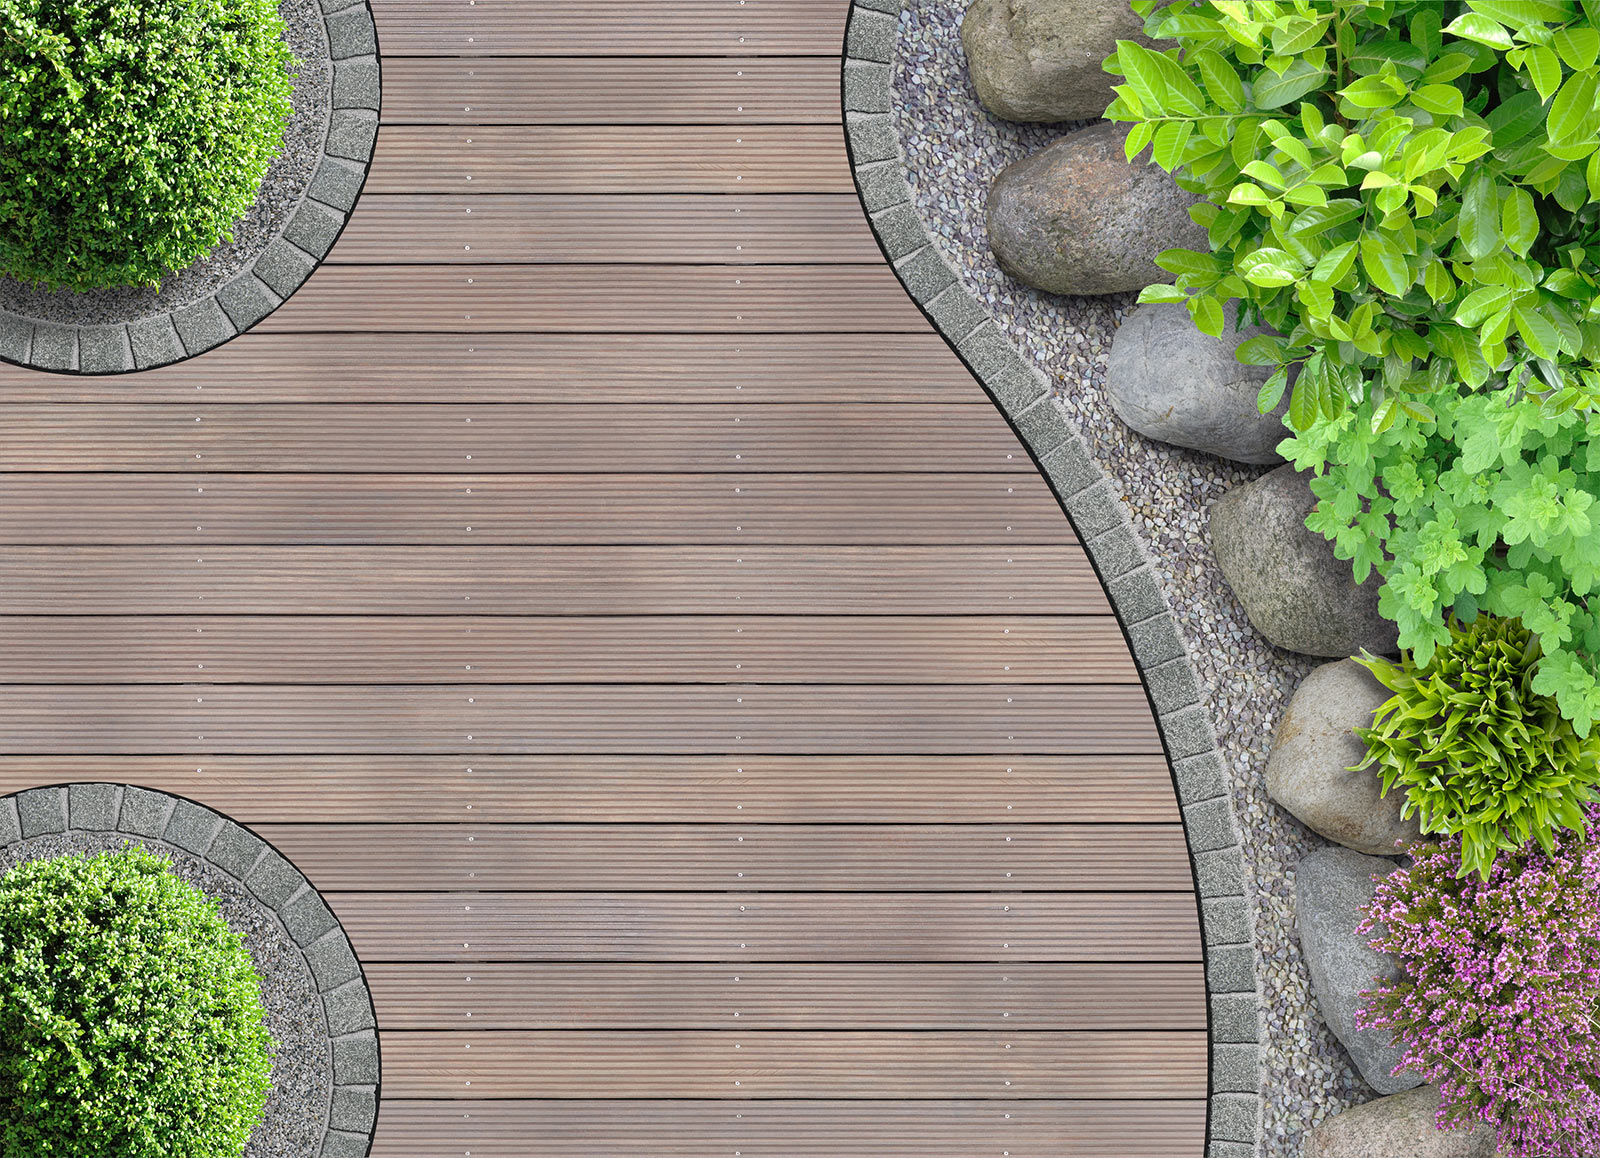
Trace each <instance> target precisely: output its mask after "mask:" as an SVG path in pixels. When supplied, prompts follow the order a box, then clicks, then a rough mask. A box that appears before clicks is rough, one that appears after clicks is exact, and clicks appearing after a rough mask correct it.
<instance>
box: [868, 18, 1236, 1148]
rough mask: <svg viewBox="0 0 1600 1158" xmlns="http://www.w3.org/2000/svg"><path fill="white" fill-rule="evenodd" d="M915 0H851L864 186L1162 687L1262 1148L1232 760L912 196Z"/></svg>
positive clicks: (1220, 1114)
mask: <svg viewBox="0 0 1600 1158" xmlns="http://www.w3.org/2000/svg"><path fill="white" fill-rule="evenodd" d="M902 3H903V0H852V3H851V6H850V18H849V25H848V28H847V30H846V33H845V43H844V54H843V55H844V63H843V75H842V77H841V91H842V101H843V105H842V107H843V110H844V118H845V141H846V148H847V150H848V152H849V157H850V171H851V175H852V177H853V178H854V180H855V185H856V193H857V196H858V197H859V198H860V200H861V204H862V208H863V210H864V211H865V213H866V216H867V219H868V221H869V223H870V225H871V228H872V232H873V236H874V237H876V238H877V241H878V246H879V248H880V249H882V251H883V255H884V257H885V259H886V260H887V261H888V262H889V264H890V266H891V267H892V268H893V270H894V273H895V276H896V277H897V278H898V279H899V280H900V283H901V285H902V286H903V287H904V288H905V291H906V293H907V294H908V295H909V296H910V297H911V299H912V300H913V301H914V302H916V304H917V306H918V308H919V309H921V311H922V313H923V314H924V315H925V316H926V317H927V319H928V321H929V322H930V323H931V324H932V325H933V327H934V329H935V330H937V331H938V332H939V334H940V336H941V337H943V338H944V340H945V342H946V344H948V345H949V346H950V348H951V349H952V350H953V351H954V352H955V354H956V356H957V357H959V358H960V359H961V361H962V363H963V364H964V365H965V366H966V367H967V369H968V370H969V371H970V372H971V374H972V376H973V377H974V378H975V379H976V380H977V381H978V383H979V385H981V386H982V387H983V390H984V393H986V394H987V395H988V396H989V399H990V401H992V402H993V403H994V405H995V407H996V408H997V409H998V410H999V411H1000V413H1001V414H1002V415H1004V416H1005V419H1006V421H1007V422H1008V423H1010V425H1011V428H1012V430H1013V431H1015V433H1016V435H1017V438H1018V439H1019V440H1020V441H1021V443H1022V445H1023V446H1024V448H1025V449H1026V450H1027V451H1028V454H1029V455H1030V457H1032V459H1033V462H1034V465H1035V466H1036V467H1038V469H1039V472H1040V474H1042V475H1043V476H1044V479H1045V481H1046V482H1047V483H1048V484H1049V487H1050V490H1051V493H1052V494H1054V495H1055V497H1056V501H1057V502H1058V503H1059V504H1060V505H1061V509H1062V510H1063V512H1065V514H1066V516H1067V519H1068V521H1069V522H1070V523H1071V524H1072V526H1073V529H1074V530H1075V531H1076V532H1077V534H1078V537H1079V539H1080V540H1081V541H1082V543H1083V545H1084V547H1085V548H1086V550H1087V553H1088V555H1089V559H1090V562H1091V563H1092V565H1093V566H1094V569H1095V573H1096V575H1097V576H1098V577H1099V579H1100V584H1101V586H1102V587H1104V588H1105V591H1106V596H1107V598H1108V599H1109V600H1110V602H1111V606H1112V609H1113V611H1114V612H1115V613H1116V617H1117V622H1118V624H1119V625H1120V626H1121V628H1122V632H1123V634H1124V636H1126V637H1127V641H1128V647H1129V650H1130V651H1131V653H1132V654H1133V657H1134V662H1135V664H1136V665H1137V667H1138V669H1139V676H1140V682H1141V683H1142V684H1143V686H1144V689H1145V694H1146V695H1147V696H1148V697H1149V699H1150V707H1151V711H1152V712H1153V714H1154V715H1155V718H1156V724H1157V727H1158V728H1159V730H1160V733H1161V742H1162V746H1163V747H1164V748H1165V750H1166V754H1167V764H1168V767H1169V769H1170V770H1171V772H1172V779H1173V788H1174V791H1175V792H1176V794H1177V798H1178V802H1179V804H1180V805H1181V808H1182V813H1183V827H1184V834H1185V838H1186V839H1187V841H1188V846H1189V862H1190V867H1191V869H1192V871H1193V873H1194V879H1195V889H1196V899H1197V902H1198V905H1199V909H1200V929H1201V942H1202V945H1201V950H1202V953H1203V955H1204V960H1205V977H1206V991H1207V1023H1208V1033H1207V1037H1208V1047H1209V1054H1210V1062H1209V1066H1208V1072H1209V1075H1210V1077H1209V1090H1208V1096H1207V1112H1206V1158H1255V1155H1256V1154H1257V1152H1258V1150H1259V1147H1260V1144H1261V1141H1262V1137H1261V1133H1262V1093H1261V1078H1260V1072H1261V1048H1260V1034H1261V1030H1260V997H1259V987H1258V983H1257V979H1256V968H1255V961H1256V949H1255V945H1254V943H1253V940H1246V941H1243V942H1241V941H1239V940H1238V939H1237V935H1236V930H1240V929H1243V930H1245V931H1246V934H1247V936H1248V937H1251V938H1253V936H1254V932H1253V931H1254V921H1253V917H1252V910H1253V908H1254V906H1253V904H1252V901H1251V896H1250V887H1251V886H1250V882H1249V879H1248V875H1247V873H1246V870H1245V863H1244V856H1243V852H1242V849H1241V847H1240V839H1239V827H1238V821H1237V818H1236V817H1235V815H1234V811H1233V804H1232V800H1231V799H1230V793H1229V779H1230V777H1229V774H1228V771H1227V766H1226V764H1225V763H1224V758H1223V755H1222V753H1221V751H1220V750H1219V747H1218V744H1217V738H1216V734H1215V732H1214V730H1213V728H1212V725H1211V721H1210V720H1209V719H1208V718H1207V715H1206V711H1205V708H1204V706H1203V705H1202V704H1201V702H1200V683H1199V679H1198V677H1197V676H1196V674H1195V670H1194V667H1193V665H1192V664H1191V663H1190V661H1189V657H1188V653H1187V652H1186V651H1185V649H1184V645H1183V640H1182V637H1181V636H1180V635H1179V633H1178V628H1177V624H1176V623H1175V622H1174V620H1173V617H1172V612H1171V610H1170V608H1169V606H1168V604H1167V599H1166V596H1165V595H1164V594H1163V592H1162V590H1161V586H1160V584H1159V583H1158V581H1157V580H1156V577H1155V574H1154V569H1153V568H1152V566H1151V563H1150V557H1149V554H1148V552H1147V551H1146V550H1145V548H1144V546H1143V544H1141V543H1140V542H1139V540H1138V538H1137V537H1136V536H1135V535H1134V532H1133V526H1132V523H1131V522H1130V520H1129V516H1128V511H1127V509H1126V507H1125V506H1124V504H1123V503H1122V501H1121V500H1120V499H1119V498H1118V497H1117V495H1116V492H1115V491H1114V490H1113V489H1112V488H1111V486H1110V484H1109V483H1108V482H1107V480H1106V477H1105V475H1104V473H1103V472H1102V471H1101V470H1100V468H1099V467H1098V466H1096V465H1095V463H1094V460H1093V459H1092V458H1091V456H1090V454H1089V451H1088V448H1087V447H1086V446H1085V445H1084V442H1083V440H1082V439H1081V438H1080V436H1079V435H1078V433H1077V432H1076V431H1075V430H1073V429H1072V428H1071V427H1070V426H1069V425H1068V424H1067V422H1066V419H1065V418H1064V417H1063V415H1062V414H1061V413H1060V412H1059V411H1058V410H1057V408H1056V407H1054V406H1052V405H1050V403H1049V401H1048V395H1049V387H1048V384H1047V383H1046V381H1045V378H1044V375H1043V374H1042V373H1041V372H1040V371H1039V370H1038V369H1037V368H1036V367H1035V366H1034V365H1033V364H1032V363H1031V362H1030V361H1029V359H1028V358H1026V357H1025V356H1024V355H1023V354H1021V353H1019V352H1018V351H1017V349H1016V348H1015V347H1014V346H1012V344H1011V343H1010V342H1009V341H1008V340H1007V339H1006V337H1005V335H1004V334H1003V333H1002V332H1001V330H1000V328H999V327H998V326H997V325H996V324H995V323H994V321H993V319H991V318H990V317H989V315H988V313H987V312H986V311H985V310H984V308H983V307H982V306H981V305H980V304H979V303H978V302H977V301H976V300H974V299H973V298H972V297H971V295H969V294H968V293H967V291H966V290H965V289H964V288H963V287H962V285H961V284H960V281H959V279H958V278H957V276H956V274H955V272H954V271H953V270H951V268H950V267H949V265H948V264H947V263H946V262H945V260H944V258H943V257H942V256H941V254H940V252H939V250H938V248H937V246H936V244H935V242H934V238H933V235H932V232H931V231H930V230H929V229H928V227H927V224H926V223H925V222H924V221H923V220H922V217H921V215H920V214H919V213H918V211H917V209H916V206H915V205H914V203H913V201H912V196H911V189H910V186H909V184H908V183H907V181H906V177H905V163H904V161H903V159H902V156H901V152H900V141H899V136H898V134H897V133H896V132H895V129H894V123H893V120H892V117H891V113H890V101H891V99H892V97H891V90H892V88H893V78H894V71H893V70H894V51H895V42H896V31H897V26H898V18H899V13H900V11H901V7H902Z"/></svg>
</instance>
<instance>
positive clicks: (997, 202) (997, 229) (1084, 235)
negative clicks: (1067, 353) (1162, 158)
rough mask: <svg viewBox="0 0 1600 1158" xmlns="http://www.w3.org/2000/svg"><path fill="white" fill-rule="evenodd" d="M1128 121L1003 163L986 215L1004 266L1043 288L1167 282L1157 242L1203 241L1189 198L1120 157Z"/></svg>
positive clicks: (1165, 178) (1114, 289)
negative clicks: (1160, 261)
mask: <svg viewBox="0 0 1600 1158" xmlns="http://www.w3.org/2000/svg"><path fill="white" fill-rule="evenodd" d="M1128 128H1129V127H1128V126H1126V125H1114V124H1111V123H1109V122H1106V123H1102V124H1098V125H1091V126H1089V127H1088V128H1086V129H1078V130H1076V131H1075V132H1071V133H1068V134H1067V135H1066V136H1064V137H1062V138H1061V139H1060V140H1058V141H1056V142H1054V143H1053V144H1051V145H1048V146H1046V147H1045V148H1043V149H1040V150H1039V151H1038V152H1037V153H1034V154H1033V155H1032V156H1028V157H1024V158H1023V159H1022V160H1020V161H1016V162H1013V163H1012V164H1010V165H1007V166H1006V167H1005V168H1004V169H1002V170H1001V171H1000V173H999V175H998V176H997V177H995V179H994V185H993V187H991V189H990V190H989V201H988V206H987V211H986V213H987V224H988V233H989V248H990V249H991V250H993V251H994V256H995V260H996V261H997V262H998V263H999V265H1000V268H1001V270H1003V271H1004V272H1005V273H1007V274H1009V275H1010V276H1011V277H1014V278H1016V279H1017V280H1018V281H1020V282H1023V283H1025V284H1027V285H1030V286H1033V287H1034V288H1035V289H1041V290H1045V291H1046V292H1048V293H1056V294H1113V293H1122V292H1125V291H1127V290H1136V289H1142V288H1144V287H1145V286H1147V285H1151V284H1153V283H1155V282H1164V281H1166V280H1167V279H1168V278H1169V277H1170V276H1171V275H1169V274H1168V273H1167V272H1166V271H1165V270H1163V269H1161V268H1160V267H1159V266H1157V265H1156V263H1155V259H1156V255H1157V254H1158V253H1160V252H1161V251H1162V250H1164V249H1195V250H1208V249H1209V248H1210V243H1209V241H1208V240H1207V237H1206V231H1205V230H1204V229H1201V228H1200V226H1198V225H1196V224H1195V223H1194V222H1193V221H1192V220H1191V219H1190V217H1189V209H1190V207H1191V206H1193V205H1194V204H1195V203H1196V198H1195V197H1194V196H1193V195H1192V194H1189V193H1186V192H1184V191H1183V190H1182V189H1180V188H1178V186H1177V183H1176V182H1175V181H1173V179H1172V177H1171V176H1170V175H1169V174H1167V173H1165V172H1164V171H1162V170H1161V169H1160V168H1158V167H1157V166H1155V165H1152V164H1149V163H1147V162H1145V161H1141V160H1134V161H1129V160H1127V159H1126V158H1125V157H1124V156H1123V151H1122V142H1123V140H1124V139H1125V138H1126V137H1127V135H1128Z"/></svg>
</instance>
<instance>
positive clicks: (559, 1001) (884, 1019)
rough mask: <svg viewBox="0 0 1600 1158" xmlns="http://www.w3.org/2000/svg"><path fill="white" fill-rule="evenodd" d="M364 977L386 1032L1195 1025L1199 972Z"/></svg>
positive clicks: (815, 968) (779, 970) (457, 971)
mask: <svg viewBox="0 0 1600 1158" xmlns="http://www.w3.org/2000/svg"><path fill="white" fill-rule="evenodd" d="M366 972H367V984H368V985H369V986H370V987H371V989H372V998H373V1002H374V1004H375V1005H376V1007H377V1011H378V1020H379V1022H380V1023H381V1024H382V1025H383V1026H384V1028H385V1030H395V1029H430V1030H440V1029H450V1030H461V1029H473V1030H479V1031H483V1030H497V1029H521V1030H528V1029H541V1030H551V1029H731V1028H737V1029H745V1030H760V1029H802V1030H841V1029H843V1030H858V1031H859V1030H869V1029H888V1030H926V1029H946V1030H949V1029H967V1030H975V1029H988V1030H993V1029H995V1028H996V1027H997V1024H996V1023H997V1022H1004V1028H1005V1029H1007V1030H1010V1031H1012V1032H1022V1031H1024V1030H1040V1029H1048V1030H1068V1029H1071V1030H1138V1029H1169V1030H1170V1029H1187V1030H1195V1029H1198V1030H1203V1029H1205V1027H1206V1003H1205V979H1204V977H1203V976H1202V972H1201V968H1200V966H1199V965H1194V964H1182V965H1137V964H1128V963H1118V964H1114V965H1113V964H1093V965H1049V964H1044V965H1041V964H1015V963H1013V964H1010V965H1003V966H1002V965H982V964H978V965H901V966H895V967H891V968H884V967H883V966H881V965H766V964H762V965H752V964H748V963H747V964H743V965H738V966H727V965H658V964H649V965H636V964H614V965H606V964H596V963H587V964H582V965H570V964H560V963H557V964H542V965H528V964H485V963H483V962H478V963H476V964H473V965H469V966H458V965H439V964H435V965H406V964H381V965H372V966H370V967H368V969H367V971H366ZM469 977H470V978H471V980H470V981H469V980H467V978H469Z"/></svg>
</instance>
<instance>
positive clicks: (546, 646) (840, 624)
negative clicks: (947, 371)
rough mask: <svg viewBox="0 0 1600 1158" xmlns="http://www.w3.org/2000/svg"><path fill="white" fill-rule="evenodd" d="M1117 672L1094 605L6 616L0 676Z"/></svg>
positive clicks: (1036, 679)
mask: <svg viewBox="0 0 1600 1158" xmlns="http://www.w3.org/2000/svg"><path fill="white" fill-rule="evenodd" d="M197 680H204V681H205V682H206V683H213V684H229V683H281V684H445V683H458V684H495V683H511V682H520V683H552V684H555V683H587V684H596V683H624V682H647V683H657V682H677V683H720V682H726V681H729V680H737V681H739V682H740V683H750V684H767V683H773V684H792V683H813V682H822V683H862V684H874V683H900V684H979V683H990V682H994V681H997V680H998V681H1003V682H1005V683H1009V684H1056V685H1059V684H1080V683H1094V684H1106V683H1123V684H1131V683H1135V682H1137V680H1138V673H1137V672H1136V671H1135V670H1134V667H1133V663H1132V661H1131V659H1130V657H1129V655H1128V647H1127V643H1126V641H1125V640H1124V639H1123V637H1122V632H1121V630H1120V629H1119V628H1118V626H1117V623H1116V621H1115V620H1114V619H1113V618H1111V617H1110V616H1108V615H1106V616H1092V617H1091V616H1083V617H1080V616H1051V617H1043V616H1005V617H1001V616H960V617H955V616H950V617H931V616H827V617H823V616H787V615H756V616H747V615H741V616H732V615H701V616H627V615H619V616H561V617H542V616H448V617H444V616H427V617H408V618H397V617H393V616H297V615H287V616H216V615H206V616H197V615H185V616H138V617H111V616H99V615H72V616H10V617H4V618H0V684H29V683H119V684H120V683H130V684H131V683H193V682H195V681H197Z"/></svg>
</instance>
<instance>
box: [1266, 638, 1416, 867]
mask: <svg viewBox="0 0 1600 1158" xmlns="http://www.w3.org/2000/svg"><path fill="white" fill-rule="evenodd" d="M1388 698H1389V690H1388V689H1387V688H1385V687H1384V686H1383V685H1382V684H1380V683H1379V682H1378V681H1377V680H1376V679H1375V678H1374V677H1373V675H1372V673H1371V672H1369V671H1368V670H1367V669H1366V668H1364V667H1362V666H1361V665H1360V664H1359V663H1357V662H1356V661H1355V660H1353V659H1342V660H1340V661H1339V662H1338V663H1325V664H1323V665H1322V666H1321V667H1319V668H1317V669H1316V670H1315V671H1314V672H1312V673H1311V674H1310V675H1308V676H1306V678H1305V679H1303V680H1302V681H1300V686H1299V687H1298V688H1297V689H1296V690H1295V693H1294V698H1293V699H1291V700H1290V701H1289V707H1288V709H1287V710H1286V711H1285V712H1284V713H1283V719H1282V720H1280V721H1279V722H1278V731H1277V734H1276V735H1274V736H1273V738H1272V753H1271V755H1269V756H1268V757H1267V795H1268V796H1270V797H1272V799H1274V800H1276V801H1277V802H1278V803H1279V804H1280V805H1282V806H1283V807H1284V808H1286V809H1288V810H1289V812H1291V813H1292V814H1293V815H1294V817H1295V819H1296V820H1298V821H1299V822H1300V823H1301V824H1303V825H1305V826H1306V827H1307V828H1309V829H1311V831H1313V832H1315V833H1318V834H1320V835H1322V836H1325V837H1327V838H1328V839H1329V840H1331V841H1335V842H1337V843H1339V844H1342V845H1344V846H1345V847H1346V848H1351V849H1354V850H1355V851H1356V852H1364V853H1370V854H1371V855H1373V856H1395V855H1396V853H1397V849H1396V845H1397V844H1402V843H1403V844H1410V843H1411V842H1413V841H1417V840H1420V839H1422V828H1421V826H1420V825H1419V823H1418V820H1417V818H1416V817H1415V816H1413V817H1412V818H1411V819H1410V820H1402V819H1401V817H1400V812H1401V809H1402V808H1403V807H1404V805H1405V801H1406V794H1405V791H1404V790H1403V789H1401V788H1399V787H1396V788H1395V789H1394V790H1393V791H1392V792H1390V793H1389V795H1388V796H1380V795H1379V793H1380V792H1381V790H1382V788H1383V780H1382V779H1381V778H1380V777H1379V775H1378V770H1377V768H1376V767H1373V768H1368V769H1367V770H1366V771H1364V772H1351V771H1350V769H1351V768H1353V767H1354V766H1355V765H1357V764H1359V763H1361V761H1363V760H1365V759H1366V758H1367V746H1366V745H1365V744H1363V743H1362V742H1361V739H1360V738H1359V737H1358V736H1357V735H1356V734H1355V732H1354V731H1353V730H1352V729H1354V728H1370V727H1371V726H1372V716H1373V713H1375V712H1376V711H1377V710H1378V708H1379V706H1381V705H1382V704H1383V702H1384V701H1385V700H1387V699H1388Z"/></svg>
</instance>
